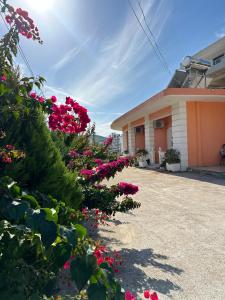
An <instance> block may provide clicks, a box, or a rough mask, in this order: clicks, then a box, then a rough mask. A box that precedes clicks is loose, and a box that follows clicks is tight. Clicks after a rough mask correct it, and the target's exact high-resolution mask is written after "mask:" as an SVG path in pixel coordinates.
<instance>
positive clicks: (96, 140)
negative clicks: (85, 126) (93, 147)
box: [95, 134, 106, 144]
mask: <svg viewBox="0 0 225 300" xmlns="http://www.w3.org/2000/svg"><path fill="white" fill-rule="evenodd" d="M105 139H106V138H105V137H104V136H101V135H97V134H96V135H95V143H100V144H101V143H103V141H104V140H105Z"/></svg>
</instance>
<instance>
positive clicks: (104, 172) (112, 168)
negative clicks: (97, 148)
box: [80, 156, 133, 183]
mask: <svg viewBox="0 0 225 300" xmlns="http://www.w3.org/2000/svg"><path fill="white" fill-rule="evenodd" d="M132 164H133V158H132V157H128V156H124V157H120V158H118V159H117V160H114V161H110V162H107V163H104V164H100V165H98V166H97V168H96V169H95V170H92V171H93V172H86V171H87V170H81V171H80V174H81V175H84V177H85V179H86V180H87V181H88V182H91V183H94V182H100V181H102V180H104V179H110V178H111V177H114V176H115V174H116V173H117V172H121V171H122V170H123V169H124V168H125V167H126V168H127V167H129V166H132Z"/></svg>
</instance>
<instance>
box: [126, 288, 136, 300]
mask: <svg viewBox="0 0 225 300" xmlns="http://www.w3.org/2000/svg"><path fill="white" fill-rule="evenodd" d="M135 299H136V298H135V296H134V295H133V294H132V293H131V292H130V291H129V290H127V291H126V292H125V300H135Z"/></svg>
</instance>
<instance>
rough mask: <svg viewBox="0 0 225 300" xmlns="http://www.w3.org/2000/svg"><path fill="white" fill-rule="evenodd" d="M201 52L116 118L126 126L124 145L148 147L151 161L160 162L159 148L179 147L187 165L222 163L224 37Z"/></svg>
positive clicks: (132, 150)
mask: <svg viewBox="0 0 225 300" xmlns="http://www.w3.org/2000/svg"><path fill="white" fill-rule="evenodd" d="M199 53H200V54H201V58H199V59H198V58H196V57H197V54H196V55H194V56H192V57H188V58H186V60H185V62H184V66H183V70H182V69H180V70H176V72H175V74H174V76H173V78H172V79H171V82H170V84H169V86H168V88H166V89H165V90H163V91H161V92H160V93H158V94H156V95H154V96H153V97H151V98H150V99H148V100H146V101H145V102H143V103H142V104H140V105H138V106H136V107H135V108H133V109H131V110H130V111H128V112H127V113H125V114H124V115H122V116H121V117H119V118H118V119H116V120H115V121H114V122H113V123H112V125H111V128H112V129H114V130H120V131H122V132H123V151H125V150H127V151H128V152H129V153H130V154H135V153H136V151H137V150H138V149H146V150H147V151H148V153H149V158H150V161H151V163H159V161H160V157H159V155H160V153H161V152H164V151H166V150H167V149H169V148H174V149H177V150H179V151H180V154H181V167H182V169H183V170H185V169H186V168H187V167H200V166H215V165H218V164H219V162H220V155H219V151H220V148H221V145H222V144H224V143H225V89H224V88H225V58H224V53H225V38H222V39H220V40H219V41H217V42H216V43H214V44H212V45H210V46H209V47H207V48H206V49H203V50H202V51H200V52H199ZM204 55H205V56H204ZM188 59H189V62H188ZM203 59H207V61H206V60H203ZM213 70H214V71H213ZM193 74H194V75H193ZM208 74H209V75H208ZM196 82H197V83H199V84H198V85H196ZM202 85H204V87H202ZM213 85H214V86H213ZM159 150H160V152H159Z"/></svg>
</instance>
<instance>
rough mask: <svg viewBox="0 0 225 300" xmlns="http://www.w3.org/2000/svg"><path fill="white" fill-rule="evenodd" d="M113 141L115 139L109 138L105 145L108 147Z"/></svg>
mask: <svg viewBox="0 0 225 300" xmlns="http://www.w3.org/2000/svg"><path fill="white" fill-rule="evenodd" d="M112 141H113V137H112V136H109V137H107V138H106V139H105V140H104V142H103V144H104V145H105V146H107V147H108V146H109V145H111V144H112Z"/></svg>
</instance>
